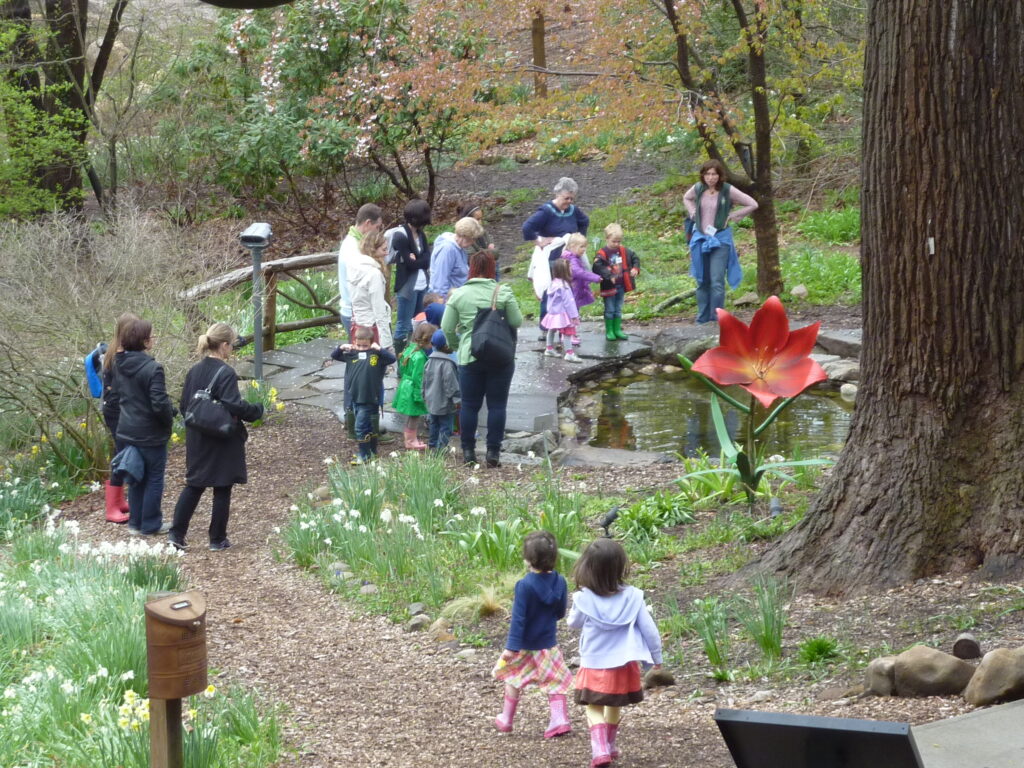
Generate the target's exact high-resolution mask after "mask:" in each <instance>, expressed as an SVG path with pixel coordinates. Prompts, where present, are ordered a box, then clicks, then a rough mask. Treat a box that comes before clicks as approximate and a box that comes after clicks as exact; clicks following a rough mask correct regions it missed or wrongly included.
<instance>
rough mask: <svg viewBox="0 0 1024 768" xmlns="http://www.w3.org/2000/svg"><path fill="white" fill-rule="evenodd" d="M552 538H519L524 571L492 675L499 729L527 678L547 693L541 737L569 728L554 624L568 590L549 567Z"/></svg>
mask: <svg viewBox="0 0 1024 768" xmlns="http://www.w3.org/2000/svg"><path fill="white" fill-rule="evenodd" d="M557 558H558V542H557V541H556V540H555V537H554V536H553V535H552V534H551V533H549V532H548V531H534V532H533V533H531V534H529V535H528V536H527V537H526V538H525V539H524V540H523V559H524V560H525V561H526V563H527V565H529V566H530V572H529V573H528V574H526V576H524V577H523V578H522V579H520V580H519V581H517V582H516V588H515V597H514V599H513V602H512V623H511V626H510V627H509V630H508V639H507V640H506V641H505V650H504V651H502V652H501V657H500V658H499V659H498V663H497V665H496V666H495V667H494V677H495V678H496V679H498V680H501V681H502V682H503V683H505V702H504V706H503V708H502V710H501V714H500V715H498V716H497V717H496V718H495V720H494V725H495V727H496V728H497V729H498V730H499V731H501V732H502V733H508V732H510V731H511V730H512V718H514V717H515V714H516V706H517V705H518V704H519V696H520V694H521V693H522V692H523V688H525V687H526V686H527V685H529V684H531V683H533V684H535V685H536V686H537V687H538V688H540V689H541V690H542V691H543V692H544V693H546V694H547V695H548V704H549V705H550V707H551V720H550V722H549V723H548V728H547V730H546V731H544V738H545V739H550V738H553V737H555V736H561V735H562V734H565V733H569V731H570V730H572V729H571V728H570V726H569V712H568V710H567V708H566V705H565V694H566V693H567V692H568V691H569V688H570V687H572V674H571V673H570V672H569V668H568V667H567V666H566V665H565V659H563V658H562V652H561V651H560V650H559V648H558V638H557V635H556V625H557V624H558V620H559V619H561V618H562V617H563V616H565V611H566V608H567V605H568V599H569V590H568V587H566V584H565V579H564V578H563V577H562V575H561V574H560V573H558V572H557V571H556V570H555V561H556V560H557Z"/></svg>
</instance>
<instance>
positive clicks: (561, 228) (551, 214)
mask: <svg viewBox="0 0 1024 768" xmlns="http://www.w3.org/2000/svg"><path fill="white" fill-rule="evenodd" d="M589 227H590V217H589V216H587V214H585V213H584V212H583V211H581V210H580V209H579V208H577V207H576V206H575V205H570V206H569V208H568V210H566V211H560V210H558V209H557V208H555V206H554V205H553V204H552V203H544V205H542V206H541V207H540V208H538V209H537V210H536V211H534V213H533V215H532V216H530V218H528V219H527V220H526V221H525V222H523V240H536V239H537V238H538V237H561V236H562V235H571V234H572V233H573V232H579V233H580V234H581V235H585V234H587V229H588V228H589Z"/></svg>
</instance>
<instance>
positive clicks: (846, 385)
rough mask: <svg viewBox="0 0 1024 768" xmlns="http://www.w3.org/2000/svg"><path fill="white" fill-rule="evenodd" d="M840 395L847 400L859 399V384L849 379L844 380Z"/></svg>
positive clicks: (850, 401) (849, 401)
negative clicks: (852, 382)
mask: <svg viewBox="0 0 1024 768" xmlns="http://www.w3.org/2000/svg"><path fill="white" fill-rule="evenodd" d="M839 396H840V397H841V398H843V400H845V401H846V402H848V403H852V402H853V401H854V400H856V399H857V385H856V384H851V383H850V382H848V381H847V382H843V385H842V386H841V387H839Z"/></svg>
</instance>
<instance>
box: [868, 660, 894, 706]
mask: <svg viewBox="0 0 1024 768" xmlns="http://www.w3.org/2000/svg"><path fill="white" fill-rule="evenodd" d="M864 687H865V688H867V690H869V691H871V693H873V694H875V695H876V696H892V695H894V694H895V693H896V657H895V656H879V657H878V658H877V659H872V660H871V662H870V663H869V664H868V668H867V670H866V672H865V674H864Z"/></svg>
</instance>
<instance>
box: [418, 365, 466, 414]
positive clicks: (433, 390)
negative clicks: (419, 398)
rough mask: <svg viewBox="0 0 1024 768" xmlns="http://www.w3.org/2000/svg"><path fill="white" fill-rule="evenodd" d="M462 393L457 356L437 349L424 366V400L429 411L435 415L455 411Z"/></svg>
mask: <svg viewBox="0 0 1024 768" xmlns="http://www.w3.org/2000/svg"><path fill="white" fill-rule="evenodd" d="M461 394H462V393H461V391H460V390H459V372H458V367H457V366H456V364H455V358H454V357H453V356H452V355H446V354H445V353H444V352H439V351H437V350H436V349H435V350H434V352H433V354H432V355H431V356H430V357H428V358H427V364H426V366H425V367H424V368H423V402H424V403H425V404H426V406H427V413H429V414H432V415H434V416H444V415H447V414H449V413H455V411H456V405H457V404H458V403H459V400H460V399H461Z"/></svg>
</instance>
